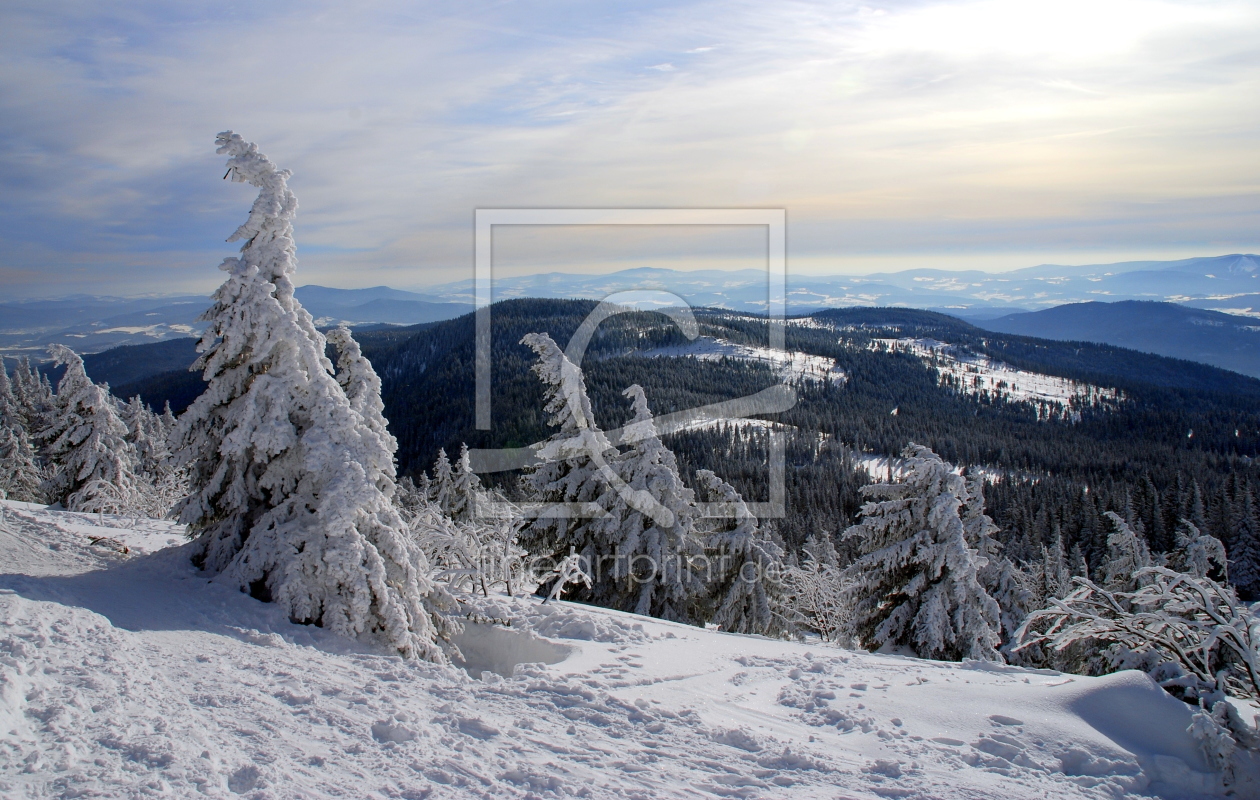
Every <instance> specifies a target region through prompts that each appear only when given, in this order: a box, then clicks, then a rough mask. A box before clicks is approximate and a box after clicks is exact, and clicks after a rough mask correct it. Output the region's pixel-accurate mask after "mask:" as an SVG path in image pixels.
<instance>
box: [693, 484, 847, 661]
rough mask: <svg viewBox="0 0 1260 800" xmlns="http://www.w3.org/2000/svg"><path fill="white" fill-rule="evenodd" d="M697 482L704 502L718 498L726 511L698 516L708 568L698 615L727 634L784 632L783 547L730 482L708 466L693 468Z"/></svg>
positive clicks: (714, 500) (772, 634)
mask: <svg viewBox="0 0 1260 800" xmlns="http://www.w3.org/2000/svg"><path fill="white" fill-rule="evenodd" d="M696 482H697V483H698V484H699V487H700V493H701V497H702V500H703V502H706V503H721V504H723V505H725V506H727V509H728V512H727V513H728V514H729V515H728V516H722V517H718V518H713V519H707V520H703V521H702V529H701V535H702V537H703V541H704V550H705V557H706V560H707V561H708V564H709V567H710V569H711V570H713V574H712V575H711V577H710V589H709V590H708V594H709V602H708V605H709V606H711V610H708V611H707V613H705V614H704V615H703V616H704V617H705V618H707V620H708V622H709V623H710V624H713V625H716V626H718V628H719V629H721V630H724V631H728V632H730V633H758V634H762V635H764V636H777V635H779V634H782V633H784V632H785V631H786V624H785V623H786V620H785V619H784V617H783V613H782V608H783V596H784V592H785V589H784V585H783V547H782V546H781V545H780V544H779V543H778V542H776V541H774V540H773V539H772V538H771V537H770V536H768V535H767V534H766V533H765V532H764V531H762V530H761V528H760V526H759V525H758V520H757V518H756V517H755V516H753V513H752V512H751V511H749V509H748V504H747V503H745V502H744V498H743V497H742V496H741V495H740V493H739V492H738V491H736V490H735V487H733V486H731V485H730V484H729V483H727V482H726V481H724V480H722V479H721V478H719V477H718V476H717V475H715V474H714V473H713V472H711V471H709V470H707V469H702V470H698V471H697V472H696ZM832 552H833V553H834V549H833V551H832ZM697 616H699V615H697Z"/></svg>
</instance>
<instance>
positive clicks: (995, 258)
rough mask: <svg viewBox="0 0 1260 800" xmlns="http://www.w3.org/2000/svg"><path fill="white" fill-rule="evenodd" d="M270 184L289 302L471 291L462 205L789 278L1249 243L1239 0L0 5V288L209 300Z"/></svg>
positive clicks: (563, 251) (519, 237)
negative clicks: (376, 291)
mask: <svg viewBox="0 0 1260 800" xmlns="http://www.w3.org/2000/svg"><path fill="white" fill-rule="evenodd" d="M228 129H230V130H234V131H236V132H238V133H240V134H242V135H243V136H244V137H245V138H246V139H248V140H250V141H254V142H257V143H258V145H259V148H260V150H261V151H262V152H264V153H266V154H267V155H268V156H269V157H271V158H272V160H273V161H274V162H275V163H277V164H278V165H279V166H281V167H284V168H287V169H290V170H292V172H293V177H292V179H291V181H290V186H291V187H292V189H293V190H294V192H295V193H296V194H297V197H298V201H299V206H300V207H299V213H298V219H297V221H296V225H295V228H296V236H297V241H298V255H299V274H298V283H299V284H302V283H319V284H323V285H327V286H339V287H345V288H353V287H359V286H372V285H380V284H387V285H391V286H397V287H406V288H415V287H422V286H425V285H432V284H439V283H445V282H449V281H455V280H460V279H465V278H468V277H471V273H472V258H473V254H472V238H473V211H474V209H476V208H516V207H531V208H537V207H560V208H573V207H579V208H586V207H652V208H662V207H754V208H784V209H787V215H788V241H789V251H788V258H789V270H790V272H792V273H797V274H815V275H823V274H854V273H862V272H874V271H891V270H899V269H909V268H918V267H939V268H945V269H964V268H978V269H985V270H994V271H997V270H1005V269H1016V268H1021V267H1027V266H1032V265H1034V264H1041V263H1070V264H1085V263H1105V262H1110V261H1122V260H1134V259H1164V258H1167V259H1174V258H1184V257H1189V256H1197V255H1219V254H1223V253H1233V252H1256V251H1260V224H1257V223H1260V156H1258V155H1257V154H1258V153H1260V146H1258V145H1260V3H1257V2H1254V1H1253V2H1250V3H1241V2H1210V1H1204V2H1155V1H1154V0H1115V1H1114V2H1108V1H1107V0H1091V1H1090V2H1081V1H1079V0H1053V2H1043V0H1020V1H1019V2H1010V1H1009V0H959V1H957V2H955V1H949V2H889V3H844V2H830V3H814V2H775V3H766V2H748V3H743V2H738V1H737V0H736V1H731V0H724V2H682V3H657V2H637V3H616V2H572V3H569V2H530V3H516V2H476V1H475V0H472V1H469V2H452V3H442V2H423V3H419V2H414V1H413V2H364V3H355V4H333V3H323V2H319V0H307V1H305V2H283V1H282V2H274V3H265V4H255V3H224V2H219V3H213V4H211V3H196V2H188V3H178V4H172V3H165V2H151V3H150V2H129V3H112V2H108V1H107V0H106V1H105V2H100V1H97V2H77V1H76V2H61V1H60V0H39V2H24V1H23V0H8V2H6V3H4V4H3V6H2V7H0V293H2V294H3V296H5V297H6V298H24V297H56V296H65V295H67V294H74V293H97V294H117V295H134V294H147V293H160V294H164V293H173V292H184V291H203V290H209V289H212V288H213V287H214V286H215V285H217V284H218V283H219V282H220V281H221V279H222V273H220V272H218V271H217V269H216V267H217V265H218V263H219V262H220V261H221V260H222V259H223V258H224V257H225V256H228V255H232V254H233V253H234V251H235V246H234V245H228V244H225V243H224V240H225V239H226V238H227V237H228V236H229V235H230V234H231V233H232V231H233V230H235V228H236V226H237V225H238V224H240V222H242V221H243V220H244V218H245V216H246V214H247V212H248V209H249V205H250V203H251V202H252V200H253V196H254V190H252V189H251V188H250V187H248V186H246V185H242V184H234V183H231V182H225V181H223V180H222V177H223V172H224V167H223V157H221V156H217V155H215V153H214V137H215V135H216V134H217V133H218V132H220V131H223V130H228ZM495 253H496V274H525V273H529V272H537V271H552V270H553V269H560V268H562V269H564V270H566V271H593V272H604V271H611V270H615V269H622V268H628V267H635V266H665V267H672V268H677V269H698V268H705V269H708V268H730V269H739V268H746V267H749V266H757V265H758V264H759V263H764V254H765V237H764V232H763V231H762V230H761V229H753V230H739V229H725V230H713V229H707V230H690V231H688V230H682V229H676V230H668V231H662V230H658V229H637V230H629V229H618V230H582V229H572V228H569V229H561V228H553V229H546V230H531V231H517V230H500V231H497V232H496V240H495Z"/></svg>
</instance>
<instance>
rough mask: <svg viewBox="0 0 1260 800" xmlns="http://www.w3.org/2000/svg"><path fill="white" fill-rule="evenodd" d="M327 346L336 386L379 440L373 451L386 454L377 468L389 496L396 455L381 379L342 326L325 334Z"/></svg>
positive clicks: (395, 442) (357, 344) (382, 488)
mask: <svg viewBox="0 0 1260 800" xmlns="http://www.w3.org/2000/svg"><path fill="white" fill-rule="evenodd" d="M328 343H329V344H331V345H332V346H333V348H334V349H335V350H336V351H337V383H338V384H340V385H341V389H342V391H344V392H345V393H346V399H347V400H349V401H350V408H352V409H353V410H354V411H355V412H356V413H358V415H359V416H360V417H362V418H363V422H364V423H365V424H366V425H367V428H368V430H369V431H371V433H372V434H373V435H374V436H376V437H377V438H378V439H380V442H379V444H378V445H377V447H376V448H375V449H376V450H378V451H379V452H381V453H388V454H389V459H388V463H382V464H381V465H380V467H379V469H380V474H381V477H382V480H381V481H380V482H379V486H380V489H381V490H382V491H384V492H386V493H387V494H390V495H392V493H393V491H394V488H395V484H394V477H395V472H394V455H395V454H396V453H397V452H398V440H397V439H395V438H394V435H393V434H392V433H390V432H389V422H388V421H387V420H386V419H385V402H384V401H383V400H382V399H381V379H380V377H379V376H377V374H376V370H375V369H373V368H372V362H370V361H368V360H367V359H366V358H364V356H363V351H362V350H361V349H360V348H359V343H358V342H356V341H355V340H354V337H353V336H352V335H351V334H350V329H349V328H347V327H345V326H344V325H342V326H340V327H337V328H334V329H332V330H331V331H329V332H328Z"/></svg>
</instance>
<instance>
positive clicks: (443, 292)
mask: <svg viewBox="0 0 1260 800" xmlns="http://www.w3.org/2000/svg"><path fill="white" fill-rule="evenodd" d="M633 290H644V291H653V290H656V291H659V290H663V291H666V292H670V293H672V294H674V295H677V296H679V297H682V298H683V299H684V300H686V301H687V302H688V303H690V304H691V305H693V306H700V307H710V308H724V309H729V310H732V311H742V312H764V311H765V309H766V300H767V287H766V275H765V273H764V272H761V271H759V270H737V271H729V272H726V271H721V270H700V271H694V272H680V271H676V270H668V269H656V268H639V269H631V270H624V271H621V272H616V273H612V274H607V275H580V274H569V273H548V274H543V275H530V276H526V277H516V278H502V279H498V280H496V281H495V282H494V284H493V287H492V291H493V298H494V299H495V300H496V301H498V300H507V299H513V298H525V297H534V298H555V299H602V298H604V297H606V296H608V295H609V294H611V293H613V292H623V291H633ZM297 297H298V299H299V300H300V301H301V302H302V304H303V306H305V307H306V309H307V310H308V311H310V312H311V314H312V316H314V317H315V319H316V323H317V324H319V325H320V326H323V327H327V326H331V325H335V324H338V323H343V322H344V323H347V324H351V325H356V326H363V325H369V324H389V325H414V324H417V323H422V322H436V321H441V320H447V319H453V318H455V317H458V316H461V315H463V314H466V313H468V312H469V311H471V310H472V308H473V284H472V281H471V280H466V281H458V282H455V283H448V284H443V285H440V286H433V287H429V288H427V289H425V290H424V291H423V292H412V291H404V290H401V289H393V288H390V287H388V286H377V287H373V288H369V289H334V288H328V287H324V286H315V285H311V286H302V287H300V288H299V289H298V290H297ZM640 297H641V298H642V299H643V301H644V303H643V306H644V307H651V305H652V303H654V302H656V303H665V302H671V301H670V300H669V299H668V298H666V299H661V298H660V296H659V295H657V296H656V297H653V296H651V295H648V294H643V295H640ZM1135 300H1150V301H1159V302H1161V303H1165V304H1176V306H1175V307H1176V308H1180V309H1182V310H1183V311H1184V312H1185V315H1184V316H1185V319H1184V320H1183V319H1182V318H1181V317H1177V320H1178V322H1177V324H1178V325H1181V328H1183V329H1184V330H1185V331H1188V332H1187V333H1185V334H1184V335H1175V334H1171V333H1170V332H1169V331H1170V330H1172V328H1169V327H1168V326H1169V325H1171V324H1172V323H1171V322H1169V319H1171V318H1166V317H1164V316H1160V315H1161V314H1162V315H1167V314H1171V313H1174V312H1173V311H1171V310H1169V309H1163V310H1162V311H1157V310H1155V309H1150V308H1137V309H1127V307H1121V306H1117V305H1116V304H1117V301H1121V302H1123V301H1135ZM1100 301H1102V302H1100ZM209 303H210V301H209V300H208V298H205V297H197V296H175V297H149V298H110V297H82V296H81V297H71V298H66V299H64V300H56V301H33V302H21V303H4V304H0V354H3V355H19V354H22V353H29V354H31V355H33V356H35V357H37V358H42V357H43V356H44V352H45V349H46V347H47V346H48V344H50V343H52V342H60V343H63V344H68V345H70V346H71V347H73V348H75V349H76V350H78V351H79V352H82V353H98V352H102V351H105V350H108V349H110V348H114V347H118V346H121V345H136V344H141V343H150V342H155V341H166V340H170V339H176V338H184V337H188V336H194V335H197V334H198V333H200V331H201V328H202V324H201V323H199V322H198V321H197V317H198V315H200V314H201V312H203V311H204V310H205V309H206V308H207V307H208V306H209ZM1071 304H1086V305H1089V304H1094V305H1097V306H1099V307H1097V308H1094V309H1092V310H1090V311H1080V312H1068V311H1064V312H1062V314H1061V315H1055V314H1050V315H1048V316H1037V314H1040V313H1042V310H1043V309H1050V308H1054V307H1059V306H1065V305H1071ZM854 306H894V307H908V308H920V309H930V310H934V311H940V312H944V313H947V314H952V315H955V316H959V317H962V318H964V319H967V320H969V321H972V322H975V323H977V324H980V325H981V326H983V327H990V328H991V329H992V330H999V329H1001V330H1007V328H999V327H993V326H995V325H1003V326H1007V325H1009V326H1020V325H1029V326H1032V327H1030V328H1027V332H1028V333H1029V334H1030V335H1035V336H1041V337H1047V338H1061V339H1075V340H1083V341H1086V340H1087V341H1095V342H1108V343H1113V344H1120V345H1122V346H1125V347H1132V348H1134V349H1138V350H1144V351H1146V352H1151V353H1159V354H1163V355H1172V356H1176V357H1179V358H1190V359H1194V360H1196V361H1202V362H1204V363H1208V364H1214V365H1218V366H1223V367H1226V368H1229V369H1236V370H1238V371H1240V372H1244V373H1246V374H1249V375H1256V374H1258V373H1257V371H1256V370H1257V367H1256V363H1255V357H1254V356H1253V355H1252V353H1253V349H1254V345H1253V344H1252V342H1251V340H1252V339H1253V338H1256V332H1254V331H1252V330H1251V329H1250V328H1251V326H1250V324H1249V323H1248V321H1247V318H1248V317H1255V318H1260V255H1254V254H1233V255H1226V256H1213V257H1205V258H1190V259H1184V260H1181V261H1131V262H1124V263H1117V264H1099V265H1090V266H1060V265H1042V266H1037V267H1029V268H1027V269H1021V270H1015V271H1013V272H1003V273H989V272H980V271H977V270H971V271H964V272H952V271H946V270H933V269H918V270H909V271H905V272H896V273H878V274H871V275H861V276H837V277H814V276H805V275H789V280H788V311H789V313H792V314H806V313H811V312H813V311H818V310H821V309H827V308H848V307H854ZM1112 307H1114V310H1108V309H1111V308H1112ZM1126 309H1127V310H1126ZM1196 310H1197V312H1202V313H1201V314H1200V315H1199V316H1196V315H1195V313H1192V312H1195V311H1196ZM1021 312H1037V314H1033V315H1032V316H1034V317H1036V321H1030V320H1031V318H1029V319H1024V318H1022V317H1021V318H1020V319H1015V318H1014V317H1012V315H1013V314H1016V315H1018V314H1020V313H1021ZM1213 312H1225V314H1216V315H1215V316H1213ZM1073 314H1081V315H1084V316H1079V317H1078V316H1072V315H1073ZM1003 318H1007V319H1006V321H1003V322H998V320H1001V319H1003ZM1121 319H1123V320H1124V321H1123V322H1119V321H1117V320H1121ZM1068 320H1075V321H1076V322H1072V321H1068ZM1108 320H1111V321H1108ZM1189 320H1199V322H1193V321H1189ZM1077 322H1079V324H1080V325H1081V326H1084V327H1079V328H1074V327H1073V326H1074V325H1075V324H1077ZM1216 322H1219V323H1220V325H1216V324H1215V323H1216ZM1257 324H1260V322H1258V323H1257ZM1191 326H1195V327H1191ZM1017 329H1018V330H1020V331H1021V332H1023V331H1024V330H1025V329H1024V328H1016V327H1012V328H1010V329H1009V330H1012V331H1014V330H1017Z"/></svg>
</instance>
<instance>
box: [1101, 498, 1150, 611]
mask: <svg viewBox="0 0 1260 800" xmlns="http://www.w3.org/2000/svg"><path fill="white" fill-rule="evenodd" d="M1106 516H1107V518H1108V519H1110V520H1111V524H1112V525H1114V526H1115V531H1114V532H1112V533H1111V535H1109V536H1108V537H1107V561H1106V563H1105V564H1104V565H1103V569H1102V576H1103V577H1102V585H1103V587H1104V588H1106V589H1108V590H1110V591H1115V592H1131V591H1133V590H1134V589H1136V588H1137V585H1138V584H1137V580H1138V579H1137V577H1136V576H1137V573H1138V572H1139V571H1140V570H1143V569H1146V568H1147V567H1149V566H1151V551H1150V549H1149V548H1148V547H1147V546H1146V541H1145V540H1143V539H1142V537H1140V536H1138V534H1137V532H1136V531H1134V530H1133V528H1132V527H1131V526H1130V525H1129V523H1128V522H1127V520H1126V519H1125V518H1124V517H1121V516H1120V515H1119V514H1117V513H1116V512H1114V511H1108V512H1107V515H1106Z"/></svg>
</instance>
